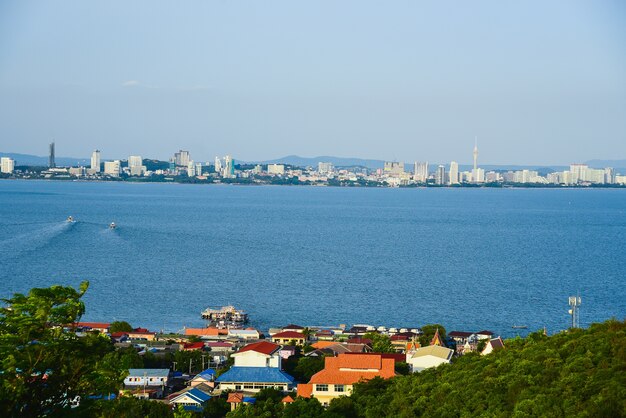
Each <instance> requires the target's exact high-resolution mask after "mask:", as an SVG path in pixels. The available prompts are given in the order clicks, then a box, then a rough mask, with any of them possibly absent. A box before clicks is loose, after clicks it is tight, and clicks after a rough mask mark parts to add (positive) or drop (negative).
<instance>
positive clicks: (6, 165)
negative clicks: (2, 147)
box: [0, 157, 15, 174]
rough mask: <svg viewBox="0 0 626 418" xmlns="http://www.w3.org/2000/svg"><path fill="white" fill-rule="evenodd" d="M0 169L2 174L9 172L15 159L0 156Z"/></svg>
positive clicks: (12, 168) (11, 170) (13, 166)
mask: <svg viewBox="0 0 626 418" xmlns="http://www.w3.org/2000/svg"><path fill="white" fill-rule="evenodd" d="M0 166H1V169H0V171H1V172H3V173H4V174H11V173H12V172H13V170H14V169H15V160H13V159H12V158H9V157H2V158H1V159H0Z"/></svg>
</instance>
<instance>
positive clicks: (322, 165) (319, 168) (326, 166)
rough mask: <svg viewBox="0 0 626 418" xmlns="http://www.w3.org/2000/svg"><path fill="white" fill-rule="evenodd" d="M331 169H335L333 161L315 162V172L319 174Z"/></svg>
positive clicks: (328, 171)
mask: <svg viewBox="0 0 626 418" xmlns="http://www.w3.org/2000/svg"><path fill="white" fill-rule="evenodd" d="M333 171H335V166H334V165H333V163H324V162H321V161H320V162H319V163H317V172H318V173H320V174H330V173H332V172H333Z"/></svg>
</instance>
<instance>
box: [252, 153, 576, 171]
mask: <svg viewBox="0 0 626 418" xmlns="http://www.w3.org/2000/svg"><path fill="white" fill-rule="evenodd" d="M319 162H330V163H333V164H334V165H335V167H355V166H360V167H367V168H370V169H378V168H383V166H384V165H385V161H384V160H367V159H362V158H349V157H348V158H344V157H331V156H320V157H310V158H309V157H300V156H298V155H288V156H286V157H282V158H277V159H274V160H267V161H257V162H251V163H254V164H291V165H295V166H298V167H309V166H310V167H317V164H318V163H319ZM439 164H441V163H432V162H431V163H430V164H429V165H430V169H431V171H432V170H433V167H437V166H438V165H439ZM442 164H443V165H445V166H446V167H448V166H449V164H450V163H449V162H447V163H442ZM404 167H405V170H407V171H412V170H413V162H412V161H411V162H405V163H404ZM480 167H481V168H484V169H485V170H513V171H514V170H523V169H529V170H538V171H540V172H552V171H562V170H567V169H568V167H567V166H558V165H554V166H544V165H494V164H491V165H481V166H480ZM459 169H461V170H471V169H472V166H471V165H469V164H468V165H463V164H461V165H459Z"/></svg>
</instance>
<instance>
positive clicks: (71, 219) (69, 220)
mask: <svg viewBox="0 0 626 418" xmlns="http://www.w3.org/2000/svg"><path fill="white" fill-rule="evenodd" d="M67 222H69V223H72V222H74V218H73V217H72V216H71V215H70V216H68V217H67Z"/></svg>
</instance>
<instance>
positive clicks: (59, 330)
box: [0, 282, 126, 417]
mask: <svg viewBox="0 0 626 418" xmlns="http://www.w3.org/2000/svg"><path fill="white" fill-rule="evenodd" d="M88 287H89V283H88V282H83V283H81V285H80V287H79V289H78V290H76V289H74V288H72V287H65V286H52V287H50V288H35V289H31V290H30V292H29V293H28V294H27V295H24V294H20V293H16V294H14V295H13V297H12V298H10V299H2V301H3V302H4V304H5V306H3V307H2V308H0V366H1V368H0V415H1V416H7V417H8V416H21V417H30V416H41V415H50V416H53V415H65V414H66V413H67V411H68V410H69V406H70V402H71V401H72V400H74V399H76V398H78V397H80V398H84V397H86V396H88V395H97V394H109V393H111V392H115V391H116V390H117V389H118V388H119V387H120V385H121V382H122V381H123V378H124V376H125V373H126V371H125V370H123V369H122V368H121V367H120V365H119V362H117V361H116V359H115V358H114V355H113V354H112V352H113V345H112V344H111V342H110V340H109V339H108V338H107V337H105V336H103V335H100V334H95V333H88V334H87V335H85V336H81V337H79V336H77V335H76V332H75V331H74V325H73V324H75V323H76V322H78V321H79V320H80V318H81V316H82V315H83V313H84V312H85V305H84V303H83V302H82V301H81V297H82V296H83V295H84V294H85V292H86V291H87V288H88Z"/></svg>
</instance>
